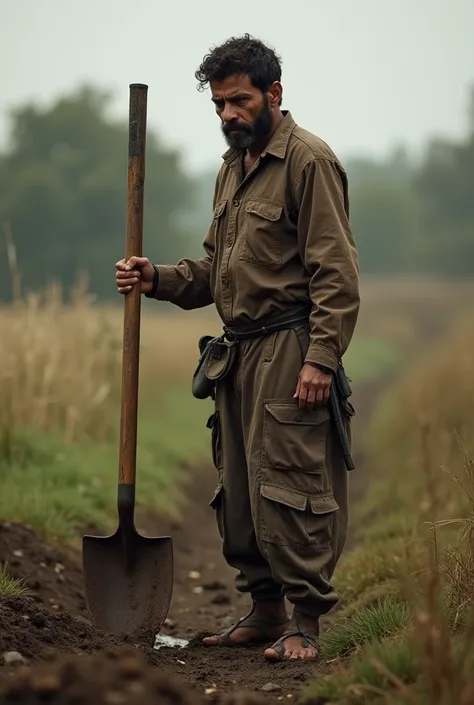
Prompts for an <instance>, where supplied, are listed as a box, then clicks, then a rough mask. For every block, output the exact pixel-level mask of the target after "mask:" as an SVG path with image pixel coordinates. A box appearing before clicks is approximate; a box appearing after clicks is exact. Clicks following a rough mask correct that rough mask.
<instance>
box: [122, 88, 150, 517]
mask: <svg viewBox="0 0 474 705" xmlns="http://www.w3.org/2000/svg"><path fill="white" fill-rule="evenodd" d="M147 97H148V86H146V85H144V84H140V83H134V84H131V85H130V99H129V120H128V179H127V216H126V225H127V233H126V245H125V257H126V259H127V260H128V259H130V257H133V256H136V257H142V245H143V196H144V186H145V151H146V118H147ZM140 315H141V294H140V286H134V287H132V290H131V291H130V292H129V293H128V294H126V295H125V296H124V321H123V351H122V404H121V419H120V452H119V476H118V482H119V485H129V486H130V485H131V486H132V487H129V488H124V487H122V488H120V487H119V503H120V499H121V497H123V498H124V499H125V497H126V496H128V498H129V501H132V504H133V501H134V490H133V486H134V485H135V476H136V456H137V416H138V376H139V354H140ZM127 489H128V490H129V491H128V492H127V491H126V490H127ZM121 490H122V491H121ZM123 490H125V492H123Z"/></svg>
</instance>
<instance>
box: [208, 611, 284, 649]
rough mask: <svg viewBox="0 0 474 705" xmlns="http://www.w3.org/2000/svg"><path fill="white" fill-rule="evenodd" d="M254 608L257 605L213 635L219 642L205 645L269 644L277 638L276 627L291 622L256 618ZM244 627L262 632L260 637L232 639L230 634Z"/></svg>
mask: <svg viewBox="0 0 474 705" xmlns="http://www.w3.org/2000/svg"><path fill="white" fill-rule="evenodd" d="M254 610H255V605H254V606H253V607H252V609H251V611H250V612H249V613H248V614H247V615H246V616H245V617H242V618H241V619H239V620H238V621H237V622H236V623H235V624H233V625H232V626H231V627H229V628H228V629H226V630H225V631H223V632H221V633H220V634H216V635H213V638H214V636H215V638H216V639H217V644H205V646H247V645H249V644H268V643H269V642H271V641H272V639H274V638H275V629H276V628H277V627H283V626H284V625H285V624H288V622H289V619H285V620H284V621H282V622H268V621H264V620H261V619H256V618H255V617H252V614H253V612H254ZM242 627H246V628H247V627H248V628H252V629H257V630H258V631H259V632H260V634H259V636H258V637H254V638H253V639H248V640H246V641H241V642H238V641H234V640H233V639H231V638H230V635H231V634H233V633H234V632H235V630H236V629H240V628H242Z"/></svg>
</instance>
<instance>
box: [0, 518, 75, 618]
mask: <svg viewBox="0 0 474 705" xmlns="http://www.w3.org/2000/svg"><path fill="white" fill-rule="evenodd" d="M6 560H8V572H9V573H10V574H11V575H12V576H13V577H14V578H24V579H25V586H26V587H27V588H28V594H29V596H30V597H32V598H33V599H34V600H35V601H36V602H37V603H38V604H40V605H45V606H46V607H49V608H51V609H52V610H53V611H59V610H65V611H67V612H68V613H69V614H72V615H74V616H76V617H84V618H85V619H88V613H87V607H86V601H85V599H84V591H83V580H82V568H81V559H80V555H79V553H78V552H77V551H73V550H67V549H66V548H63V547H61V548H58V547H57V546H50V545H48V544H47V543H45V542H44V541H42V540H41V539H40V538H39V537H38V536H37V534H36V533H35V532H34V531H33V529H32V528H31V527H28V526H23V525H21V524H14V523H10V522H1V523H0V562H3V561H6Z"/></svg>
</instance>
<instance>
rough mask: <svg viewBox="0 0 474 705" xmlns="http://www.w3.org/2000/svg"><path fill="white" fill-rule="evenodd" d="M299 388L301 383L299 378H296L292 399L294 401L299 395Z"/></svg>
mask: <svg viewBox="0 0 474 705" xmlns="http://www.w3.org/2000/svg"><path fill="white" fill-rule="evenodd" d="M300 387H301V381H300V378H299V377H298V382H297V384H296V392H295V393H294V395H293V399H296V398H297V397H299V395H300Z"/></svg>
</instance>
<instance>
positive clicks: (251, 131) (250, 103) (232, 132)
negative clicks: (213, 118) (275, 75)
mask: <svg viewBox="0 0 474 705" xmlns="http://www.w3.org/2000/svg"><path fill="white" fill-rule="evenodd" d="M211 92H212V101H213V103H214V105H215V106H216V113H217V114H218V115H219V117H220V119H221V121H222V126H221V127H222V132H223V134H224V137H225V140H226V142H227V144H228V145H229V147H232V148H233V149H238V150H246V149H250V148H251V147H252V146H253V145H254V144H256V143H258V142H259V141H260V140H262V139H265V138H266V137H267V136H268V135H269V134H270V132H271V128H272V124H273V116H272V109H271V106H270V102H269V100H268V96H267V95H266V94H263V93H262V92H261V91H260V90H259V89H258V88H255V86H252V83H251V81H250V78H249V77H248V76H229V77H228V78H226V79H224V80H223V81H213V82H212V83H211Z"/></svg>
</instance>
